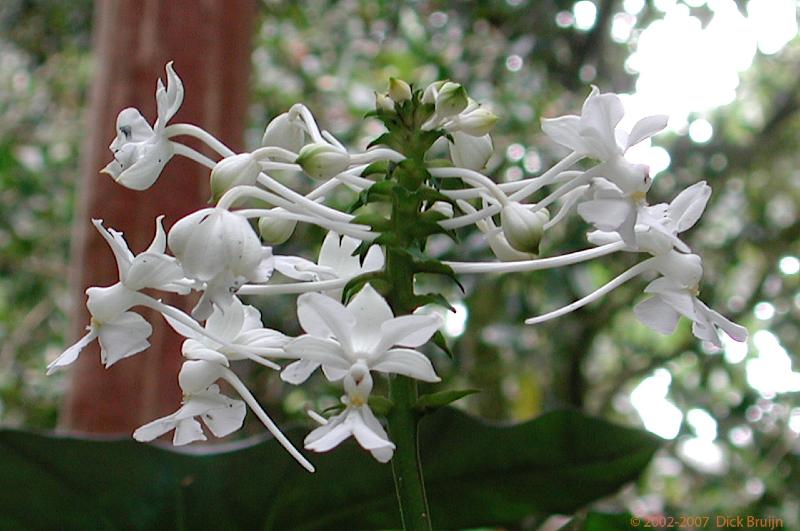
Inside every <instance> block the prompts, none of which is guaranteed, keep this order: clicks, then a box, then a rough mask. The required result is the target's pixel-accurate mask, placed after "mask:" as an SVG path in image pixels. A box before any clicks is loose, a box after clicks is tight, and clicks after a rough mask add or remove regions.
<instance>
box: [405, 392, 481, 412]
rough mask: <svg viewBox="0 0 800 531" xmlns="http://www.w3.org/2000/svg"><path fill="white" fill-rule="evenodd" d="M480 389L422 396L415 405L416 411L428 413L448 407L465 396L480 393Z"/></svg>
mask: <svg viewBox="0 0 800 531" xmlns="http://www.w3.org/2000/svg"><path fill="white" fill-rule="evenodd" d="M480 392H481V390H480V389H456V390H452V391H439V392H438V393H430V394H427V395H422V396H421V397H419V399H417V401H416V402H415V403H414V409H416V410H417V411H420V412H427V411H430V410H433V409H438V408H440V407H444V406H447V405H449V404H451V403H453V402H455V401H456V400H460V399H462V398H464V397H465V396H469V395H474V394H475V393H480Z"/></svg>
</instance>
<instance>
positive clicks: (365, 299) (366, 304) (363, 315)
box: [347, 284, 394, 353]
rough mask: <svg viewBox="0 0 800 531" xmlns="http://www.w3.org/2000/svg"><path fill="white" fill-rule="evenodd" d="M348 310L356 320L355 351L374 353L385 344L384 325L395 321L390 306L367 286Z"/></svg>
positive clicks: (353, 300) (354, 333) (353, 335)
mask: <svg viewBox="0 0 800 531" xmlns="http://www.w3.org/2000/svg"><path fill="white" fill-rule="evenodd" d="M347 310H348V311H349V312H350V313H351V314H352V315H353V316H354V317H355V319H356V325H355V328H354V329H353V332H352V339H351V341H352V347H353V351H354V352H358V353H374V352H375V351H376V349H377V348H378V346H379V345H381V344H383V337H384V336H383V325H384V324H385V323H386V322H388V321H391V320H392V319H394V314H393V313H392V309H391V308H390V307H389V304H388V303H387V302H386V300H384V298H383V297H381V296H380V295H379V294H378V292H377V291H375V290H374V289H373V288H372V286H370V285H369V284H366V285H365V286H364V287H363V288H362V289H361V291H359V292H358V293H357V294H356V296H355V297H353V299H352V300H351V301H350V304H348V305H347ZM387 346H391V344H390V345H387Z"/></svg>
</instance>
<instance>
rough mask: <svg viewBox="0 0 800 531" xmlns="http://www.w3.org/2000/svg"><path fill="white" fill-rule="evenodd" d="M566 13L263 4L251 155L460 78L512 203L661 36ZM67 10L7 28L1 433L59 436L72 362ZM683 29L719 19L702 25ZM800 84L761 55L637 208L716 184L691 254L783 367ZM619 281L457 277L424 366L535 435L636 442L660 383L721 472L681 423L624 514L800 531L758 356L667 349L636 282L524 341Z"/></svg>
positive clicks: (40, 8)
mask: <svg viewBox="0 0 800 531" xmlns="http://www.w3.org/2000/svg"><path fill="white" fill-rule="evenodd" d="M693 3H696V2H693ZM573 4H574V2H572V1H570V0H558V1H557V0H543V1H533V0H529V1H526V0H513V1H511V0H509V1H506V2H437V1H423V0H420V1H416V2H389V1H366V0H365V1H358V0H340V1H331V0H311V1H308V2H302V3H295V2H281V1H266V2H263V3H262V9H261V14H260V23H259V25H258V32H257V36H256V41H255V49H254V52H253V76H252V93H253V98H252V102H253V103H252V107H251V109H250V115H251V123H252V127H251V128H250V129H249V130H248V131H247V140H248V144H249V145H250V146H252V147H255V146H257V145H258V142H259V141H260V138H261V134H262V132H263V128H264V126H265V125H266V123H267V122H268V120H269V118H271V117H273V116H275V115H277V114H278V113H281V112H284V111H285V110H286V109H288V107H289V106H290V105H291V104H293V103H295V102H298V101H302V102H304V103H305V104H306V105H307V106H309V107H310V108H311V110H312V111H313V112H314V113H315V114H316V116H317V118H318V120H319V122H320V123H321V124H322V125H323V127H325V128H327V129H328V130H330V131H331V132H332V133H333V134H335V135H337V137H339V138H340V139H341V140H342V141H343V142H345V143H346V144H348V145H351V146H354V147H358V148H363V147H364V146H366V144H367V143H368V142H369V140H371V139H372V138H374V137H375V136H377V134H379V133H380V129H379V126H378V124H377V123H376V122H375V121H373V120H363V119H362V117H363V115H364V113H366V112H367V111H368V110H370V108H371V106H372V105H373V101H374V91H375V90H384V87H385V85H386V80H387V79H388V78H389V76H394V77H400V78H403V79H407V80H409V81H411V82H413V83H415V84H417V85H419V86H423V85H425V84H427V83H428V82H430V81H433V80H435V79H439V78H451V79H455V80H458V81H460V82H462V83H464V85H465V86H466V88H467V89H468V91H469V93H470V95H471V96H472V97H474V98H475V99H477V100H479V101H482V102H486V103H488V104H490V105H491V107H492V109H493V110H494V112H495V113H496V114H498V115H499V116H501V121H500V123H499V124H498V127H497V129H496V132H495V133H494V134H493V138H494V142H495V149H496V155H495V158H494V159H493V161H492V163H491V167H490V168H491V175H492V176H493V177H494V178H495V179H496V180H508V179H515V178H520V177H521V176H522V175H523V174H524V175H530V174H536V173H538V172H539V171H541V170H543V169H546V168H547V167H549V165H550V164H551V163H552V162H554V161H556V160H558V159H559V157H560V156H561V155H562V152H561V151H559V150H558V149H557V148H556V146H554V144H553V143H552V142H549V141H547V140H546V139H545V138H544V137H543V135H542V134H541V132H540V128H539V125H538V123H539V119H540V118H541V117H543V116H546V117H552V116H557V115H559V114H564V113H574V112H577V111H578V110H579V109H580V105H581V102H582V101H583V99H584V97H585V96H586V94H587V93H588V84H589V83H595V84H597V85H599V86H600V88H601V89H602V90H603V91H609V90H613V91H620V92H630V91H632V90H633V88H634V82H635V78H634V77H632V76H631V75H630V74H629V73H628V72H627V71H626V70H625V68H624V67H623V65H624V61H625V59H626V58H627V57H628V55H629V54H630V52H631V50H632V49H635V45H636V36H637V34H638V32H639V31H641V29H642V28H644V27H646V26H647V25H648V24H649V23H650V22H652V21H653V20H655V19H657V18H659V17H661V16H663V14H662V13H661V12H660V11H658V10H657V9H656V8H655V7H654V5H652V4H651V3H649V2H648V3H646V4H645V6H644V8H643V10H642V11H641V12H640V13H639V14H638V15H637V17H636V20H635V26H634V29H633V32H632V37H631V38H630V39H629V40H628V41H627V42H617V41H615V40H613V39H612V38H611V37H610V21H611V20H612V19H613V17H614V16H615V15H616V14H619V13H620V12H621V10H622V2H615V1H612V0H598V1H597V2H596V5H597V8H598V12H597V19H596V23H595V25H594V26H593V27H592V28H590V29H588V30H577V29H576V28H575V27H574V26H573V25H570V24H565V23H563V21H564V20H566V19H565V18H564V16H565V14H566V15H569V14H570V11H571V10H572V8H573ZM687 4H689V3H688V2H687ZM739 4H740V6H741V7H742V8H743V7H744V4H745V3H744V2H739ZM62 5H65V4H64V3H60V2H54V1H37V2H34V1H27V2H26V1H21V0H19V1H11V2H6V3H4V4H3V7H0V87H1V88H2V89H1V90H0V117H1V118H0V249H2V253H1V254H0V343H1V344H2V348H1V349H0V400H2V404H1V406H2V407H1V409H0V420H2V422H3V423H5V424H7V425H8V424H11V425H15V424H16V425H18V424H24V425H27V426H32V427H51V426H53V424H54V422H55V418H56V417H55V408H56V406H57V399H58V396H59V395H60V393H61V392H62V389H61V387H59V384H58V383H54V381H55V382H60V381H61V380H54V379H50V380H48V381H47V382H45V380H44V376H43V374H44V371H43V368H44V365H45V360H46V359H52V357H53V356H54V354H55V353H56V352H57V351H59V350H60V348H61V347H62V346H63V344H64V337H63V331H64V330H65V329H66V321H67V316H66V315H65V313H64V308H66V302H65V293H66V263H67V255H68V253H67V250H68V246H69V242H68V237H69V230H68V229H67V227H69V223H70V215H71V210H72V205H73V202H74V200H75V199H74V194H75V182H76V180H77V159H78V153H79V138H80V129H81V127H82V121H81V120H82V113H83V112H84V104H85V95H86V88H87V85H88V82H89V80H90V64H91V54H90V50H89V48H88V42H89V38H88V35H89V29H90V28H89V22H90V20H91V13H90V12H91V6H90V3H89V2H87V1H81V2H75V3H70V4H69V5H70V9H64V8H62V7H60V6H62ZM692 13H693V14H695V15H696V16H698V17H699V18H700V19H701V20H707V18H708V10H707V9H706V8H704V7H700V8H692ZM559 17H560V18H559ZM557 20H561V21H562V23H561V24H559V23H557V22H556V21H557ZM798 65H800V42H798V40H797V39H794V40H793V41H792V42H790V43H789V44H788V45H787V46H786V48H785V49H784V50H783V51H781V52H780V53H779V54H777V55H773V56H769V57H767V56H763V55H757V56H756V59H755V61H754V63H753V66H752V67H751V68H750V69H749V70H747V71H746V72H744V73H743V74H742V79H741V83H740V86H739V88H738V91H737V99H736V101H734V102H733V103H731V104H729V105H726V106H723V107H720V108H718V109H717V110H716V111H714V112H713V113H712V114H710V115H707V116H706V117H707V118H708V119H709V120H710V121H711V123H712V124H713V126H714V131H715V134H714V137H713V139H712V140H711V141H710V142H708V143H706V144H696V143H693V142H692V141H691V140H690V139H689V138H688V137H687V136H685V135H676V134H666V135H662V136H660V137H659V138H658V139H657V143H658V144H659V145H662V146H664V147H665V148H667V149H668V151H669V152H670V155H671V159H672V163H671V165H670V167H669V168H668V170H666V171H665V172H663V173H661V174H659V176H658V177H657V179H656V182H655V185H654V187H653V190H652V191H651V192H650V200H651V202H656V201H668V200H670V199H671V198H672V197H674V195H675V194H676V193H677V192H678V191H679V190H680V189H682V188H683V187H685V186H686V185H688V184H691V183H693V182H696V181H698V180H700V179H705V180H707V181H708V182H709V184H711V186H712V187H713V189H714V195H713V197H712V201H711V204H710V206H709V209H708V211H707V213H706V215H705V216H704V218H703V219H702V220H701V222H700V224H699V225H698V227H697V228H695V229H694V230H692V231H691V232H690V233H689V234H688V235H687V237H686V239H687V241H688V243H689V244H690V245H691V246H693V247H694V248H696V249H698V250H699V252H700V253H701V254H702V255H703V258H704V265H705V271H706V272H705V278H704V285H703V286H702V297H703V299H704V301H705V302H706V303H708V304H709V305H710V306H712V307H715V308H717V309H719V310H720V311H722V312H723V313H725V314H726V315H728V316H730V317H732V318H733V319H735V320H738V321H739V322H741V323H742V324H745V325H747V326H748V327H749V328H750V331H751V337H753V336H754V335H755V337H757V338H761V339H762V340H764V341H767V342H768V341H771V339H770V338H774V339H775V340H776V341H777V342H778V343H779V346H782V348H783V349H784V350H785V352H786V353H787V354H788V356H789V357H790V358H791V359H792V361H794V362H796V361H797V355H796V353H797V352H798V347H799V346H800V324H799V323H800V320H798V315H799V314H800V295H799V294H798V293H799V292H798V289H799V288H800V275H798V274H796V273H795V274H791V273H782V272H781V269H780V268H779V263H780V260H781V259H782V258H785V257H796V256H798V255H800V243H798V242H799V241H800V238H799V237H800V232H799V231H800V219H799V218H798V207H799V205H800V173H798V170H797V168H798V167H800V164H799V162H800V161H798V160H797V159H798V158H800V155H798V150H797V148H796V146H797V138H798V135H800V113H798V110H800V90H798V88H800V77H798V75H797V72H798ZM157 75H158V73H157V72H154V73H153V78H154V79H155V77H156V76H157ZM187 90H191V87H187ZM346 199H347V198H346V197H343V198H342V201H345V200H346ZM585 232H586V227H585V225H583V224H582V223H581V222H580V221H579V220H577V219H574V220H573V221H571V222H570V223H568V224H566V225H565V226H563V227H559V230H558V232H557V233H556V234H553V235H552V237H550V238H548V240H547V241H546V242H545V244H544V249H543V252H544V254H560V253H562V252H567V251H569V250H574V249H578V248H582V247H585V245H586V243H585ZM305 234H306V236H307V238H303V235H302V233H301V234H300V235H299V237H298V238H295V239H293V240H292V242H290V243H289V244H287V245H285V246H282V247H280V248H279V249H278V252H280V253H284V254H294V253H297V254H301V255H305V256H307V257H309V258H313V257H314V256H315V251H314V250H313V249H308V248H303V247H301V246H299V244H298V243H297V242H300V241H303V240H305V241H317V242H318V241H320V240H321V237H320V234H319V233H318V232H315V231H314V230H311V229H308V230H307V232H306V233H305ZM431 249H432V250H433V251H434V252H436V253H438V254H439V255H440V256H442V257H447V258H452V257H455V256H459V257H460V258H461V259H482V258H489V256H488V255H487V253H486V249H485V245H484V244H483V242H482V240H481V238H480V236H479V235H476V234H468V233H466V232H465V233H463V234H462V241H461V242H460V244H459V246H458V252H457V253H456V252H455V249H454V248H453V246H452V245H451V244H449V243H447V242H445V241H436V242H433V243H432V245H431ZM632 260H633V257H619V258H616V257H615V258H613V259H609V260H602V261H600V262H597V263H592V264H589V265H585V266H578V267H573V268H570V269H566V270H558V271H553V272H546V273H535V274H526V275H505V276H492V277H488V276H487V277H480V278H478V277H465V278H464V284H465V286H466V288H467V293H468V294H469V296H468V297H467V298H466V299H465V301H464V305H465V308H466V311H467V315H468V320H467V327H466V330H465V331H464V332H463V334H459V335H456V336H454V337H451V341H452V343H453V344H452V347H453V350H454V351H455V352H456V353H457V356H456V358H455V360H453V361H448V360H447V359H446V358H445V357H444V356H440V355H438V354H434V356H436V357H435V363H436V364H437V368H438V369H439V371H440V373H441V374H442V375H443V376H444V377H445V380H446V381H447V382H448V386H452V387H456V386H457V387H460V388H464V387H476V388H480V389H483V392H481V393H479V394H477V395H474V396H470V397H468V398H466V399H464V400H463V407H465V408H467V409H469V410H471V411H473V412H476V413H479V414H481V415H483V416H486V417H491V418H497V419H524V418H529V417H532V416H535V415H538V414H540V413H542V412H543V411H547V410H549V409H552V408H554V407H557V406H564V405H570V406H573V407H575V408H579V409H582V410H584V411H586V412H589V413H592V414H596V415H600V416H603V417H606V418H609V419H613V420H617V421H622V422H625V423H628V424H631V425H637V424H640V423H641V419H640V417H639V415H638V414H637V412H636V410H635V409H634V408H633V407H632V405H631V401H630V392H631V391H632V390H633V389H634V388H635V387H636V386H637V385H639V384H640V383H641V382H642V381H646V382H650V381H651V380H645V379H646V378H648V377H649V376H651V375H653V374H654V371H655V370H657V369H659V368H663V369H666V370H667V371H669V375H670V377H671V385H670V386H669V395H668V397H667V398H668V399H669V400H670V401H671V402H673V403H674V404H675V405H677V406H678V408H680V410H681V411H683V412H684V414H686V413H687V412H688V411H690V410H694V409H700V410H703V411H705V412H707V413H709V414H710V415H711V416H712V417H713V418H714V419H716V422H717V434H718V437H717V439H716V441H715V443H714V444H715V445H716V446H715V448H716V449H717V450H718V451H719V452H721V456H722V460H723V464H724V467H723V468H722V469H715V470H711V469H709V468H707V467H706V468H704V467H703V466H702V464H698V463H695V462H692V461H691V460H690V459H687V457H686V455H685V454H684V453H683V452H682V451H681V448H682V446H683V445H685V444H686V442H687V441H690V440H692V439H693V437H694V435H695V433H694V428H692V426H691V425H690V424H689V423H687V422H685V421H684V422H683V424H682V427H681V431H680V433H679V434H678V436H677V437H676V438H675V439H674V440H671V441H668V442H667V443H666V445H665V449H664V450H663V452H662V453H661V454H660V455H659V457H658V458H657V459H656V460H655V462H654V464H653V465H652V466H651V469H650V473H649V475H648V477H647V478H646V480H644V481H642V482H640V484H639V485H637V486H636V487H635V488H631V489H629V490H627V491H625V492H623V493H622V494H621V495H620V496H618V497H617V498H615V499H614V500H611V501H610V502H609V503H610V504H611V505H612V506H615V507H616V508H617V509H626V510H632V511H634V512H637V513H642V512H651V513H658V512H662V511H663V512H665V513H667V514H696V515H703V514H706V515H714V514H730V515H733V514H753V515H757V516H768V515H772V516H778V517H782V518H784V521H785V523H786V527H787V528H792V527H793V526H795V527H796V526H800V522H798V520H797V514H798V513H799V512H800V511H798V508H799V507H800V478H798V475H800V463H798V451H800V450H799V448H800V447H799V446H798V439H797V431H798V430H800V427H798V424H800V423H798V419H799V418H800V409H799V407H800V404H798V400H797V393H796V392H769V391H766V392H765V391H764V390H763V389H762V390H761V391H759V389H757V388H755V387H753V382H752V377H751V378H750V379H748V369H747V368H748V366H750V364H751V363H752V362H754V361H757V360H758V359H759V358H760V357H761V356H762V355H765V354H764V353H765V352H767V351H768V349H767V347H766V346H762V347H759V346H758V345H756V343H757V342H754V341H751V342H750V343H749V349H748V350H747V351H737V352H734V351H731V352H725V353H712V352H709V351H706V350H704V348H703V346H702V345H701V344H700V343H698V342H697V341H696V340H695V338H694V337H693V336H692V335H691V331H690V329H689V326H688V324H687V323H685V322H684V323H682V324H681V326H680V327H679V330H678V331H677V332H676V334H675V335H673V336H671V337H668V338H664V337H661V336H656V335H655V334H654V333H652V332H651V331H649V330H648V329H646V328H644V327H643V326H642V325H640V324H639V323H638V322H637V321H636V319H635V318H634V317H633V314H632V311H631V309H632V307H633V305H634V304H635V303H636V302H638V301H639V300H641V299H642V288H643V286H644V282H643V281H634V282H632V283H630V284H629V285H627V286H624V287H623V288H621V289H619V290H616V291H615V292H614V293H612V294H611V295H610V296H608V297H606V298H605V299H604V300H603V301H602V302H600V303H596V304H594V305H591V306H589V307H587V308H584V309H583V310H581V311H579V312H576V313H573V314H571V315H569V316H567V317H565V318H562V319H559V320H557V321H555V322H551V323H547V324H544V325H541V326H538V327H524V326H522V325H521V323H522V320H523V319H524V318H525V317H528V316H531V315H534V314H536V313H541V312H542V311H546V310H547V309H550V308H553V307H556V306H558V305H561V304H563V303H567V302H569V301H572V300H574V299H576V298H579V297H580V296H582V295H584V294H585V293H587V292H588V291H590V290H591V289H592V287H594V286H598V285H599V284H601V283H602V282H604V281H606V280H608V279H610V278H611V277H613V276H614V275H616V274H618V273H619V272H621V271H622V270H624V269H626V268H627V267H629V266H630V265H631V264H632V263H633V262H632ZM789 271H790V269H789ZM498 301H501V302H498ZM264 313H265V320H266V321H267V324H268V325H270V326H274V327H280V328H282V329H283V330H286V331H287V333H294V332H298V331H299V330H298V328H297V323H296V322H295V319H294V307H293V302H292V301H291V300H290V299H288V298H287V299H280V300H276V301H274V302H273V301H270V310H269V312H266V311H265V312H264ZM756 316H759V318H756ZM759 331H765V332H767V333H768V334H771V335H765V334H761V335H757V334H756V333H757V332H759ZM762 342H763V341H762ZM773 347H774V345H773ZM762 351H763V352H762ZM773 352H774V348H773ZM786 370H789V369H788V368H787V369H786ZM251 379H252V381H253V383H254V385H256V387H257V388H258V389H259V390H260V393H259V394H260V395H261V398H262V400H264V401H265V402H267V403H268V405H271V410H273V411H274V410H276V409H277V408H279V407H280V406H279V404H283V407H284V410H285V411H284V414H285V416H287V417H290V418H291V417H294V418H299V417H300V416H302V414H303V408H304V406H305V405H306V404H307V403H308V402H309V401H311V400H315V399H316V398H315V397H318V396H320V392H321V391H323V390H324V389H317V390H309V389H308V388H302V389H292V388H287V387H285V386H282V385H281V384H280V382H279V381H277V379H276V378H274V374H272V373H268V372H266V371H260V370H258V369H253V373H252V374H251ZM315 382H317V383H318V384H319V386H322V387H324V385H325V384H324V382H322V381H320V380H315ZM323 397H324V398H322V399H317V404H316V405H317V406H319V407H323V408H324V407H325V406H326V405H330V404H331V403H333V402H334V401H335V399H336V391H335V390H331V393H329V394H328V395H324V394H323ZM792 418H794V421H793V424H792V426H793V427H794V428H795V429H794V430H793V429H791V428H790V420H791V419H792Z"/></svg>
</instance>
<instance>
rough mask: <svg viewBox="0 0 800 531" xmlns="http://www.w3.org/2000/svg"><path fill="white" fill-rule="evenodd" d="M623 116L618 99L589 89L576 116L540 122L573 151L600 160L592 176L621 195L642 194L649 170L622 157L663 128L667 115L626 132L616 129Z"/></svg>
mask: <svg viewBox="0 0 800 531" xmlns="http://www.w3.org/2000/svg"><path fill="white" fill-rule="evenodd" d="M624 114H625V111H624V109H623V106H622V101H621V100H620V99H619V96H617V95H616V94H613V93H606V94H600V90H599V89H598V88H597V87H594V86H593V87H592V91H591V93H590V94H589V96H588V97H587V98H586V101H585V102H584V104H583V109H582V111H581V115H580V116H575V115H568V116H561V117H559V118H552V119H543V120H542V130H543V131H544V132H545V134H547V136H549V137H550V138H551V139H553V140H554V141H555V142H557V143H558V144H561V145H562V146H565V147H568V148H570V149H571V150H572V151H573V152H575V153H577V154H579V155H582V156H588V157H592V158H596V159H598V160H600V161H602V162H601V164H599V165H598V166H596V167H595V168H593V169H592V170H590V171H591V172H592V175H593V176H598V177H605V178H606V179H608V180H609V181H611V182H613V183H614V184H615V185H616V186H617V187H618V188H620V189H621V190H622V191H623V192H624V193H625V194H632V193H637V192H638V193H643V192H646V191H647V190H648V189H649V188H650V184H651V179H650V176H649V169H648V168H647V167H646V166H643V165H641V164H632V163H630V162H628V161H627V160H625V158H624V154H625V151H627V150H628V148H630V147H631V146H633V145H635V144H638V143H639V142H641V141H643V140H645V139H647V138H650V137H651V136H653V135H655V134H656V133H658V132H659V131H661V130H662V129H664V127H666V125H667V116H664V115H655V116H648V117H645V118H642V119H641V120H639V121H638V122H637V123H636V124H635V125H634V126H633V128H632V129H631V131H630V133H628V132H626V131H623V130H622V129H620V128H618V127H617V125H618V124H619V122H620V120H621V119H622V117H623V115H624Z"/></svg>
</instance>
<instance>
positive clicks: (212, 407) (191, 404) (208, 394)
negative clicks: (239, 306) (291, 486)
mask: <svg viewBox="0 0 800 531" xmlns="http://www.w3.org/2000/svg"><path fill="white" fill-rule="evenodd" d="M220 379H222V380H225V381H226V382H228V383H229V384H230V385H231V387H233V389H234V390H236V392H237V393H239V395H240V396H241V397H242V398H243V399H244V402H242V401H240V400H234V399H232V398H228V397H227V396H224V395H222V394H220V392H219V387H217V385H215V382H216V381H217V380H220ZM178 383H179V384H180V387H181V390H182V391H183V405H182V406H181V408H180V409H178V411H176V412H175V413H173V414H171V415H167V416H166V417H162V418H160V419H157V420H154V421H153V422H150V423H148V424H145V425H144V426H142V427H140V428H139V429H137V430H136V431H135V432H134V434H133V437H134V438H135V439H136V440H137V441H151V440H153V439H155V438H156V437H159V436H161V435H163V434H164V433H167V432H168V431H170V430H173V429H174V430H175V437H174V439H173V444H175V445H179V444H187V443H190V442H192V441H198V440H205V439H206V437H205V435H204V434H203V430H202V426H201V425H200V423H199V422H197V421H196V420H194V417H198V416H199V417H200V418H202V419H203V422H204V423H205V424H206V426H208V428H209V429H210V430H211V432H212V433H213V434H214V435H215V436H217V437H224V436H226V435H228V434H230V433H233V432H234V431H236V430H238V429H239V428H241V427H242V423H243V422H244V417H245V414H246V407H245V404H247V405H248V406H250V409H251V410H252V411H253V413H255V414H256V416H257V417H258V418H259V420H260V421H261V422H262V423H263V424H264V426H265V427H266V428H267V429H268V430H269V431H270V432H271V433H272V434H273V435H274V436H275V438H276V439H277V440H278V442H279V443H280V444H281V445H282V446H283V447H284V448H286V450H287V451H288V452H289V453H290V454H291V455H292V457H294V458H295V459H296V460H297V462H298V463H300V464H301V465H302V466H303V467H304V468H305V469H306V470H308V471H309V472H313V471H314V467H313V466H312V465H311V463H309V462H308V460H307V459H306V458H305V457H303V455H302V454H301V453H300V452H299V451H298V450H297V449H296V448H295V447H294V446H292V443H291V442H290V441H289V440H288V439H287V438H286V436H285V435H283V433H281V431H280V429H278V427H277V426H276V425H275V423H274V422H273V421H272V419H270V418H269V416H268V415H267V414H266V413H265V412H264V410H263V409H262V408H261V406H260V405H259V403H258V401H257V400H256V399H255V397H254V396H253V394H252V393H251V392H250V391H249V390H248V389H247V386H245V385H244V383H242V381H241V380H240V379H239V377H238V376H236V374H234V373H233V372H232V371H231V370H230V369H228V368H227V367H225V366H224V365H222V364H220V363H218V362H217V360H212V361H209V360H206V359H196V360H187V361H185V362H184V363H183V367H181V371H180V373H179V374H178Z"/></svg>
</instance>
